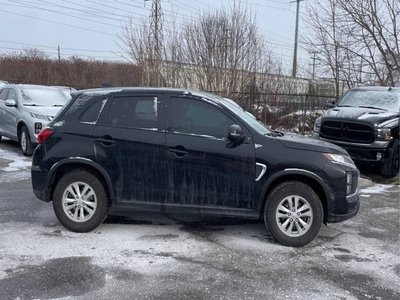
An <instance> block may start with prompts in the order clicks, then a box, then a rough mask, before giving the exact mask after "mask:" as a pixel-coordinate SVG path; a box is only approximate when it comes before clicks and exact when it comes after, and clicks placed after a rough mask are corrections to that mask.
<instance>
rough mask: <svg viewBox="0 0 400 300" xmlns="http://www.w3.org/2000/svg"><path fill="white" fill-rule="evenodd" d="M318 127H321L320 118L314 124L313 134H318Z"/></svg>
mask: <svg viewBox="0 0 400 300" xmlns="http://www.w3.org/2000/svg"><path fill="white" fill-rule="evenodd" d="M320 127H321V117H319V118H317V119H316V120H315V122H314V132H319V128H320Z"/></svg>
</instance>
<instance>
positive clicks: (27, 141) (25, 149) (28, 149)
mask: <svg viewBox="0 0 400 300" xmlns="http://www.w3.org/2000/svg"><path fill="white" fill-rule="evenodd" d="M19 144H20V146H21V152H22V154H23V155H26V156H30V155H32V153H33V150H34V147H33V143H32V142H31V138H30V135H29V130H28V127H26V126H23V127H22V128H21V132H20V134H19Z"/></svg>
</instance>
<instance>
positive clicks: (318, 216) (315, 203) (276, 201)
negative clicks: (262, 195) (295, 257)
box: [264, 181, 323, 247]
mask: <svg viewBox="0 0 400 300" xmlns="http://www.w3.org/2000/svg"><path fill="white" fill-rule="evenodd" d="M322 221H323V207H322V204H321V201H320V199H319V197H318V196H317V194H316V193H315V192H314V190H313V189H312V188H311V187H310V186H308V185H306V184H304V183H302V182H298V181H288V182H283V183H281V184H279V185H277V186H276V187H275V188H274V189H273V190H272V191H271V192H270V194H269V195H268V199H267V203H266V205H265V207H264V222H265V225H266V226H267V229H268V230H269V232H270V233H271V235H272V237H273V238H274V239H275V240H277V241H278V242H279V243H281V244H283V245H286V246H292V247H301V246H304V245H307V244H308V243H310V242H311V241H312V240H313V239H314V238H315V237H316V236H317V235H318V233H319V230H320V229H321V225H322Z"/></svg>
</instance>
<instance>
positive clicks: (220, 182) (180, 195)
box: [165, 96, 256, 209]
mask: <svg viewBox="0 0 400 300" xmlns="http://www.w3.org/2000/svg"><path fill="white" fill-rule="evenodd" d="M166 116H167V118H166V126H167V133H166V141H167V148H168V149H167V151H168V163H169V170H170V171H169V173H168V174H169V177H168V198H167V201H166V203H165V206H166V207H167V206H168V205H172V206H173V205H174V204H180V205H188V206H193V205H194V206H201V207H205V206H207V207H219V208H231V209H233V208H247V209H254V208H255V206H256V204H255V201H254V180H255V151H254V145H253V142H252V140H251V138H250V135H248V138H247V139H246V141H245V142H243V143H241V144H240V145H232V143H231V142H230V141H228V139H227V136H228V131H229V127H230V126H231V125H233V124H239V122H238V120H237V119H234V116H233V115H229V114H228V113H227V111H224V110H223V109H222V108H221V107H219V106H218V105H216V104H213V103H211V102H206V101H204V100H201V99H196V98H192V97H190V96H171V97H169V99H168V102H167V114H166ZM239 125H241V124H239ZM242 127H243V126H242Z"/></svg>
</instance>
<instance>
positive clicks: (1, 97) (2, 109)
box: [0, 89, 9, 134]
mask: <svg viewBox="0 0 400 300" xmlns="http://www.w3.org/2000/svg"><path fill="white" fill-rule="evenodd" d="M8 91H9V89H2V90H1V91H0V133H3V134H4V133H5V128H6V126H5V122H6V119H5V117H6V105H5V104H4V101H5V100H6V99H7V96H8Z"/></svg>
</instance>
